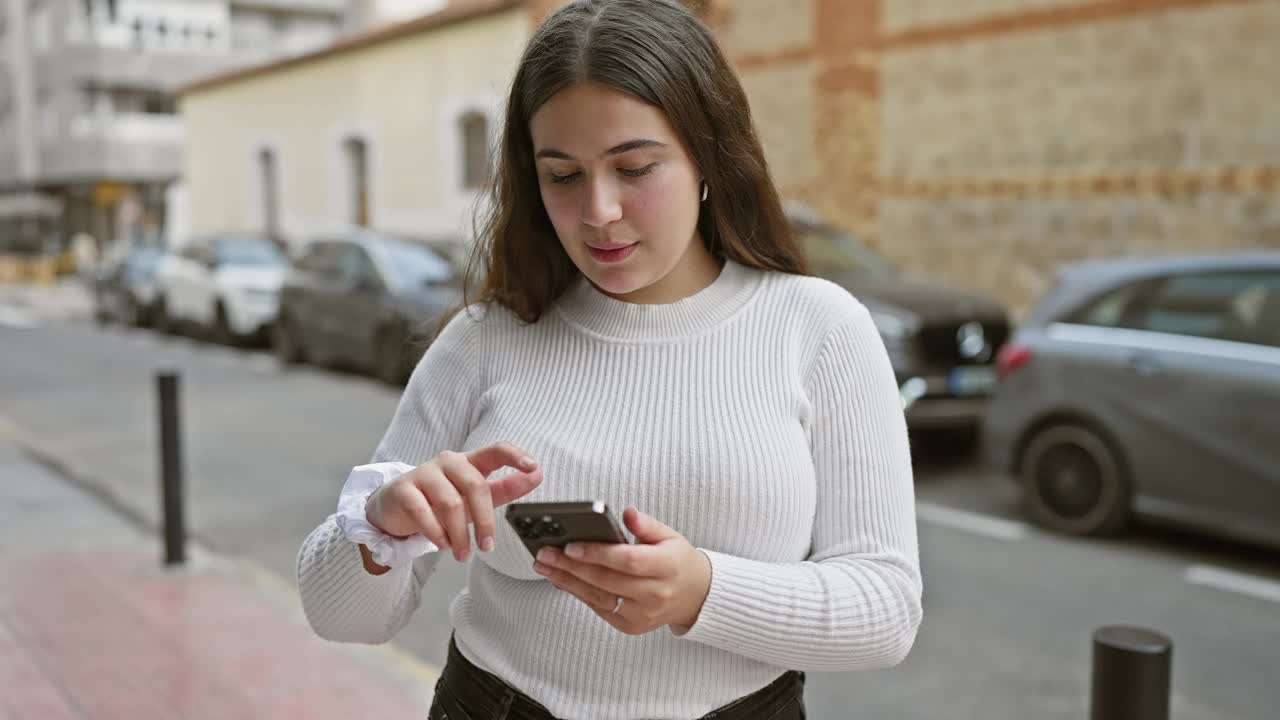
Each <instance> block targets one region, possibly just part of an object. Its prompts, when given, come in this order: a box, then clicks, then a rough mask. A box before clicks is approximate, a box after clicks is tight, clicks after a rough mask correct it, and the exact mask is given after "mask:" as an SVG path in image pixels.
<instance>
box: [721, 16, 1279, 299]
mask: <svg viewBox="0 0 1280 720" xmlns="http://www.w3.org/2000/svg"><path fill="white" fill-rule="evenodd" d="M787 7H790V4H788V6H787ZM766 14H771V15H772V16H774V17H775V18H776V17H777V16H778V15H786V14H791V15H793V16H794V17H790V18H789V19H788V20H787V21H786V22H785V23H784V22H782V21H778V22H776V23H775V25H776V26H777V27H780V28H781V27H785V28H786V31H785V32H778V33H771V32H770V28H771V27H773V26H774V25H771V24H770V23H768V22H764V21H762V20H761V17H764V16H765V15H766ZM749 15H750V16H751V17H748V16H749ZM757 15H758V16H760V17H756V16H757ZM797 19H807V20H810V21H811V22H812V26H811V28H810V32H809V37H808V39H805V38H804V37H803V34H802V33H800V32H798V31H797V30H796V29H795V27H794V25H795V21H796V20H797ZM722 37H723V38H724V39H725V42H726V45H728V46H729V49H730V52H731V54H732V55H733V57H734V58H735V62H736V64H737V67H738V70H739V73H740V74H741V76H742V77H743V83H744V86H745V87H746V88H747V91H748V94H749V95H750V97H751V100H752V104H753V111H754V115H755V119H756V122H757V125H758V126H759V127H760V132H761V135H762V137H763V138H764V139H765V142H766V152H767V154H768V155H769V159H770V162H771V164H772V165H773V167H774V168H775V169H776V173H777V180H778V183H779V186H780V187H781V188H782V190H783V192H784V193H785V194H787V195H789V196H792V197H798V198H800V199H803V200H805V201H807V202H809V203H810V204H812V205H815V206H816V207H818V209H819V210H821V211H823V212H824V213H825V214H827V215H828V216H830V217H832V218H833V219H835V220H837V221H838V222H840V223H842V224H844V225H847V226H849V227H851V228H853V229H854V230H855V231H856V232H857V233H858V234H859V235H861V236H862V237H863V238H864V240H866V241H868V242H869V243H870V244H872V245H875V246H877V247H879V248H880V249H881V250H882V252H884V253H886V254H887V255H889V256H890V257H891V258H892V259H894V260H897V261H898V262H899V263H900V264H903V265H905V266H907V267H908V268H910V269H912V270H915V271H917V272H920V273H923V274H925V275H929V276H933V277H937V278H939V279H942V280H944V281H948V282H952V283H955V284H967V285H973V286H977V287H980V288H983V289H986V290H988V291H990V292H992V293H994V294H995V295H997V296H998V297H1000V298H1001V299H1003V300H1005V301H1006V302H1008V303H1010V304H1011V305H1012V306H1013V307H1014V309H1015V311H1019V312H1020V311H1022V310H1025V309H1026V307H1027V306H1028V305H1029V304H1030V303H1031V302H1033V301H1034V299H1035V298H1036V297H1038V296H1039V294H1040V293H1041V292H1043V290H1044V289H1045V288H1046V287H1047V285H1048V283H1049V282H1050V281H1051V279H1052V275H1053V271H1054V268H1055V267H1056V266H1057V265H1059V264H1060V263H1062V262H1064V261H1068V260H1073V259H1077V258H1081V257H1087V256H1097V255H1114V254H1125V253H1132V252H1143V253H1148V252H1154V253H1160V252H1170V251H1180V250H1191V249H1225V248H1232V247H1244V246H1270V247H1280V131H1278V130H1277V128H1278V127H1280V92H1277V88H1280V85H1277V82H1278V81H1277V80H1276V78H1277V77H1280V75H1277V72H1278V71H1277V70H1276V68H1280V43H1277V42H1276V41H1275V38H1277V37H1280V2H1275V1H1274V0H969V1H966V2H957V1H956V0H804V2H801V3H799V4H798V5H797V6H796V7H795V8H794V9H790V10H789V9H784V8H783V6H780V5H777V4H765V3H761V2H756V1H754V0H737V2H735V3H734V4H733V6H732V11H731V12H730V13H728V15H727V25H726V27H725V28H724V29H723V30H722ZM771 38H772V39H771ZM798 68H804V69H805V72H799V71H798V70H797V69H798ZM784 69H785V71H784ZM787 73H789V74H787ZM806 73H807V75H808V77H809V78H810V79H811V82H812V84H813V85H812V92H806V91H805V90H802V89H798V88H797V87H795V85H796V84H798V83H801V82H803V78H804V77H805V75H806ZM784 78H785V80H786V81H785V82H784V81H783V79H784ZM780 86H782V87H781V89H780ZM809 158H812V165H811V167H812V168H813V171H812V172H806V171H805V167H806V165H807V164H808V163H809V162H810V159H809Z"/></svg>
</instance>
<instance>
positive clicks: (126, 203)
mask: <svg viewBox="0 0 1280 720" xmlns="http://www.w3.org/2000/svg"><path fill="white" fill-rule="evenodd" d="M345 12H346V0H3V2H2V3H0V253H5V252H12V253H18V254H27V253H40V252H48V251H51V250H53V251H56V250H60V249H62V248H65V247H66V244H67V242H68V240H69V238H70V237H71V236H72V235H74V234H75V233H78V232H87V233H89V234H90V235H91V236H93V237H94V238H95V239H97V240H98V241H99V243H100V244H102V245H105V244H109V243H110V242H111V241H112V240H114V239H115V238H118V237H134V238H136V237H138V236H145V235H147V234H149V233H155V232H158V231H159V228H160V227H161V226H162V225H163V223H164V221H165V210H166V202H165V199H166V197H165V196H166V190H167V188H168V187H169V185H170V184H171V183H172V182H173V181H174V180H175V179H176V178H177V177H178V175H179V172H180V169H181V149H182V141H183V125H182V121H181V119H180V118H179V116H178V115H177V114H176V105H175V102H174V96H173V91H174V89H175V88H176V87H177V86H178V85H181V84H183V83H186V82H190V81H191V80H193V79H194V78H197V77H200V76H204V75H208V74H210V73H214V72H218V71H221V70H225V69H226V68H228V67H231V66H235V65H239V64H254V63H260V62H263V61H264V60H267V59H269V58H271V57H274V56H278V55H281V54H295V53H300V52H305V51H308V50H311V49H314V48H316V47H319V46H322V45H324V44H327V43H330V42H332V41H333V40H334V39H335V37H337V34H338V33H339V32H340V30H341V28H342V21H343V18H344V13H345Z"/></svg>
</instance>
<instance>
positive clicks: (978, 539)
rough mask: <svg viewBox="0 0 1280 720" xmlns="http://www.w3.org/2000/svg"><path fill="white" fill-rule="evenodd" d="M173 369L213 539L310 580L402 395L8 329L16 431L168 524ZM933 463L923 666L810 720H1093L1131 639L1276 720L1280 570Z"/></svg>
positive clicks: (257, 359)
mask: <svg viewBox="0 0 1280 720" xmlns="http://www.w3.org/2000/svg"><path fill="white" fill-rule="evenodd" d="M162 368H172V369H176V370H178V371H180V372H181V374H182V402H183V406H182V421H183V423H184V426H183V428H182V433H183V438H184V450H185V468H186V471H187V474H186V480H187V488H188V490H187V512H188V522H189V525H190V527H191V528H192V532H193V534H195V535H196V536H197V537H198V539H199V540H200V541H201V542H203V543H205V544H207V545H208V546H210V547H211V548H213V549H215V550H217V551H220V552H222V553H226V554H228V555H230V556H232V557H235V558H240V559H243V560H245V561H247V562H251V563H254V564H257V565H259V566H261V567H263V568H266V569H267V570H269V571H270V572H272V573H274V574H276V575H278V576H279V577H280V578H281V579H283V580H284V581H285V582H288V583H290V584H292V582H293V574H294V559H295V555H296V552H297V549H298V546H299V543H300V542H301V540H302V538H303V537H304V536H305V535H306V534H307V532H309V531H310V530H311V529H312V527H314V526H315V525H316V524H317V523H318V522H320V521H321V520H322V519H323V518H324V517H325V516H326V515H327V514H328V513H329V512H331V511H332V509H333V505H334V502H335V499H336V496H337V491H338V488H339V487H340V485H341V483H342V481H343V479H344V478H345V476H346V473H347V471H348V470H349V469H350V467H351V466H353V465H356V464H360V463H364V462H366V461H367V460H368V457H369V455H370V453H371V452H372V450H373V447H374V445H375V444H376V442H377V441H378V439H379V437H380V436H381V434H382V432H383V430H384V429H385V427H386V424H387V422H388V421H389V419H390V417H391V414H392V412H393V410H394V408H395V405H396V402H397V399H398V392H397V389H396V388H393V387H389V386H387V385H384V384H381V383H379V382H378V381H375V380H372V379H367V378H363V377H358V376H354V375H346V374H342V373H339V372H335V371H330V370H323V369H317V368H299V369H291V370H287V371H286V370H282V369H280V368H279V366H278V365H277V364H276V362H275V359H274V358H273V357H272V356H271V355H270V354H269V353H266V352H264V351H261V350H240V349H234V348H227V347H219V346H213V345H209V344H205V343H203V342H200V341H195V340H191V339H187V338H179V337H167V336H161V335H158V334H156V333H154V332H151V331H146V330H138V329H124V328H119V327H114V326H112V327H107V328H98V327H96V326H94V325H92V324H91V323H89V322H88V321H85V320H57V319H50V320H44V321H32V322H28V321H26V319H25V318H24V319H23V321H22V322H17V321H14V322H10V323H0V422H6V423H9V424H11V425H12V426H13V427H14V428H15V429H16V432H17V433H18V434H19V435H20V436H21V437H24V438H26V440H27V441H28V443H29V444H30V445H32V448H33V449H35V450H36V452H38V453H41V454H43V455H45V456H46V460H47V461H49V462H53V463H55V464H57V465H58V466H59V467H60V468H62V469H63V470H64V471H67V472H70V473H71V474H73V475H75V476H76V477H77V478H78V481H79V482H81V483H85V484H88V485H91V486H92V487H93V489H94V490H95V491H96V492H97V493H98V494H100V495H102V496H103V497H104V498H105V499H106V500H107V501H108V502H111V503H113V504H115V505H117V506H119V508H120V509H121V510H122V511H123V512H124V513H125V514H128V515H131V516H133V517H135V518H137V519H140V520H141V521H142V522H144V523H148V524H155V523H156V522H157V521H158V513H159V508H160V501H159V497H158V467H159V460H158V457H157V450H156V446H157V439H156V438H157V430H156V415H157V411H156V390H155V380H154V374H155V371H156V370H158V369H162ZM919 455H920V458H919V467H918V469H917V479H916V482H917V485H916V487H917V499H918V506H919V513H918V517H919V523H920V540H921V554H922V563H923V571H924V582H925V619H924V623H923V625H922V628H921V631H920V635H919V637H918V639H917V642H916V645H915V648H914V650H913V651H912V654H911V656H910V657H909V658H908V660H907V661H906V662H905V663H904V664H903V665H901V666H900V667H897V668H894V669H892V670H887V671H880V672H873V673H862V674H839V675H837V674H810V675H809V678H808V684H807V689H806V697H807V702H808V706H809V714H810V717H814V718H845V717H850V718H881V717H884V718H904V719H907V718H910V719H916V718H919V719H921V720H923V719H925V718H939V717H947V718H955V719H957V720H962V719H966V718H973V719H975V720H977V719H978V718H982V719H983V720H1025V719H1027V718H1037V719H1044V720H1059V719H1061V720H1068V719H1070V720H1079V719H1080V718H1083V717H1085V716H1086V715H1087V707H1088V701H1089V670H1090V653H1091V647H1090V638H1091V633H1092V631H1093V630H1094V629H1096V628H1098V627H1100V626H1104V625H1110V624H1133V625H1138V626H1143V627H1148V628H1151V629H1154V630H1158V631H1161V632H1164V633H1166V634H1168V635H1169V636H1170V637H1171V638H1172V640H1173V642H1174V653H1173V688H1174V697H1173V708H1172V717H1174V718H1178V720H1264V719H1265V718H1272V717H1274V716H1275V715H1274V713H1275V708H1276V707H1280V685H1277V683H1276V682H1275V680H1276V678H1277V677H1280V649H1277V648H1280V553H1274V552H1270V551H1266V550H1261V549H1257V548H1251V547H1247V546H1243V545H1238V544H1232V543H1226V542H1220V541H1216V540H1211V539H1205V538H1202V537H1198V536H1194V535H1187V534H1183V533H1179V532H1175V531H1172V530H1169V529H1156V528H1148V527H1143V528H1139V529H1138V530H1137V531H1136V532H1134V533H1133V534H1131V535H1129V536H1126V537H1124V538H1122V539H1117V540H1107V541H1091V540H1079V539H1074V538H1064V537H1059V536H1056V535H1050V534H1046V533H1044V532H1042V531H1039V530H1036V529H1034V528H1032V527H1030V526H1028V525H1026V524H1025V523H1024V522H1023V520H1022V518H1021V517H1020V515H1019V514H1018V512H1017V509H1016V505H1015V500H1014V496H1013V494H1012V489H1011V487H1010V486H1009V483H1008V482H1007V481H1006V480H1005V479H1004V478H1001V477H999V476H998V475H996V474H993V473H991V472H986V471H982V470H980V469H978V468H976V467H975V466H974V461H973V460H972V459H970V458H967V457H952V458H949V459H934V458H932V457H931V453H930V452H929V450H928V448H923V449H922V450H921V451H920V452H919ZM22 481H23V479H22V478H13V477H9V478H6V479H5V482H6V483H10V482H22ZM548 481H549V482H554V478H548ZM158 549H159V540H157V552H158ZM463 581H464V572H463V568H462V567H461V566H459V565H458V564H457V563H456V562H454V561H453V560H451V559H445V560H444V561H442V562H441V564H440V569H439V570H438V571H437V573H436V575H435V576H434V577H433V578H432V580H431V582H430V583H429V584H428V586H427V588H426V591H425V592H424V596H423V604H422V608H421V609H420V611H419V612H418V614H417V616H416V617H415V619H414V621H413V622H412V623H411V624H410V625H409V626H408V627H406V628H405V629H404V630H403V631H402V632H401V633H400V635H399V636H398V637H397V639H396V644H397V645H399V646H400V647H401V648H402V649H404V650H405V651H407V652H409V653H411V654H412V655H414V656H416V657H417V658H419V659H420V660H421V661H423V662H424V663H427V664H428V665H431V666H434V667H437V668H438V667H439V666H440V665H441V664H442V663H443V660H444V655H445V646H446V643H447V639H448V633H449V627H448V602H449V600H450V599H451V598H452V597H453V596H454V595H455V593H457V592H458V590H459V589H460V587H461V585H462V583H463ZM424 712H425V708H424Z"/></svg>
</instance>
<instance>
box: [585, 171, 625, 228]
mask: <svg viewBox="0 0 1280 720" xmlns="http://www.w3.org/2000/svg"><path fill="white" fill-rule="evenodd" d="M621 218H622V199H621V198H620V197H619V196H618V189H617V188H616V187H615V186H614V184H613V183H611V182H609V181H608V180H607V179H603V178H602V179H597V180H592V181H591V182H590V183H587V184H586V191H585V197H583V199H582V222H583V224H585V225H589V226H591V227H595V228H602V227H604V226H606V225H608V224H609V223H612V222H616V221H617V220H620V219H621Z"/></svg>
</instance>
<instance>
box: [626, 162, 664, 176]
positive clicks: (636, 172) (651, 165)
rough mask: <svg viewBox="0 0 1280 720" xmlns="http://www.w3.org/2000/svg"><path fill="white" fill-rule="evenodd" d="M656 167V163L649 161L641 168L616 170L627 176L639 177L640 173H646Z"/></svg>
mask: <svg viewBox="0 0 1280 720" xmlns="http://www.w3.org/2000/svg"><path fill="white" fill-rule="evenodd" d="M656 167H658V163H649V164H648V165H645V166H644V167H642V168H635V169H634V170H633V169H631V168H618V172H620V173H622V174H623V175H626V176H627V177H640V176H641V175H648V174H649V173H651V172H653V169H654V168H656Z"/></svg>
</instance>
